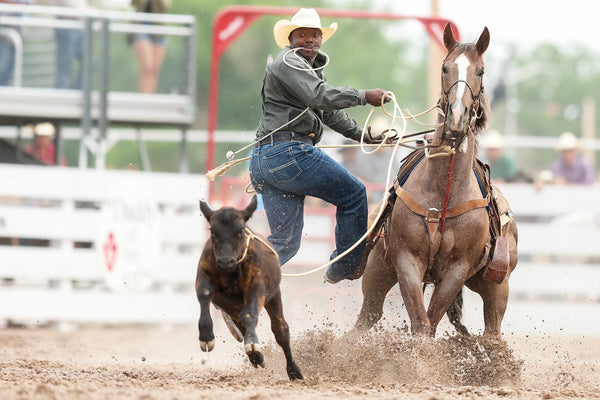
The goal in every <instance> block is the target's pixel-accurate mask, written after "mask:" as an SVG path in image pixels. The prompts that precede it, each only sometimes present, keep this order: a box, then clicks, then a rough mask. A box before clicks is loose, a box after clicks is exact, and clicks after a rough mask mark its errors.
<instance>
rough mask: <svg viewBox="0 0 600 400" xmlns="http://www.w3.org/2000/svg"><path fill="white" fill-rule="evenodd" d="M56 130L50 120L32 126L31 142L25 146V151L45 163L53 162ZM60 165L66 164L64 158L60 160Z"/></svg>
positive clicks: (51, 163) (52, 163) (50, 163)
mask: <svg viewBox="0 0 600 400" xmlns="http://www.w3.org/2000/svg"><path fill="white" fill-rule="evenodd" d="M55 133H56V130H55V129H54V125H52V124H51V123H50V122H43V123H41V124H37V125H36V126H35V127H34V128H33V142H32V143H31V144H30V145H29V146H27V147H25V153H27V154H31V155H32V156H34V157H35V158H37V159H38V160H40V161H41V162H43V163H44V164H46V165H54V164H55V153H56V151H55V147H54V142H53V139H54V134H55ZM60 164H61V165H63V166H64V165H67V163H66V160H64V159H62V160H61V163H60Z"/></svg>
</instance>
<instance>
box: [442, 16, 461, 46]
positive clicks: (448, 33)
mask: <svg viewBox="0 0 600 400" xmlns="http://www.w3.org/2000/svg"><path fill="white" fill-rule="evenodd" d="M457 44H458V42H457V41H456V39H455V38H454V33H453V32H452V27H451V26H450V22H448V23H447V24H446V27H445V28H444V46H445V47H446V50H448V53H450V52H451V51H452V50H453V49H454V48H455V47H456V45H457Z"/></svg>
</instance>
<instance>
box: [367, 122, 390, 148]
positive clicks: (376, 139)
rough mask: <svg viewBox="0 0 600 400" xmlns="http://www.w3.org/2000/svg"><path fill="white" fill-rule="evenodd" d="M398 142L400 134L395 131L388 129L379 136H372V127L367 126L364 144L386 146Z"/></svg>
mask: <svg viewBox="0 0 600 400" xmlns="http://www.w3.org/2000/svg"><path fill="white" fill-rule="evenodd" d="M396 140H398V132H396V130H395V129H386V130H385V131H383V132H381V134H379V135H373V134H371V127H370V126H367V132H366V134H365V138H364V142H365V143H366V144H380V143H381V142H385V143H386V144H392V143H395V142H396Z"/></svg>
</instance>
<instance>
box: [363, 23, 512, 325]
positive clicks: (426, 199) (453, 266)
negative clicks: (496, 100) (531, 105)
mask: <svg viewBox="0 0 600 400" xmlns="http://www.w3.org/2000/svg"><path fill="white" fill-rule="evenodd" d="M489 40H490V34H489V31H488V29H487V27H485V28H484V30H483V32H482V33H481V35H480V36H479V38H478V40H477V41H476V42H473V43H461V42H459V41H457V40H456V38H455V37H454V35H453V33H452V29H451V27H450V24H447V25H446V27H445V29H444V34H443V42H444V46H445V48H446V49H447V50H448V53H447V55H446V57H445V59H444V61H443V64H442V70H441V83H442V91H441V95H440V99H439V100H438V111H439V112H438V118H437V122H438V124H437V127H436V128H435V130H434V132H433V135H432V138H431V139H430V140H429V141H428V144H427V145H426V147H427V148H426V149H425V153H424V154H425V155H424V156H423V157H422V159H421V161H419V162H418V163H417V164H416V165H415V166H414V167H413V169H412V171H411V172H410V175H408V178H406V180H405V181H404V183H403V184H402V186H399V185H398V184H396V186H397V188H396V190H395V193H394V194H395V195H396V197H397V200H396V201H394V202H393V205H392V208H391V211H390V213H389V215H388V216H387V217H386V218H387V220H386V221H385V226H387V232H385V235H386V236H387V237H386V238H385V240H379V241H378V242H377V243H376V244H375V245H374V247H373V249H372V251H371V253H370V254H369V255H368V259H367V262H366V266H365V270H364V275H363V280H362V293H363V303H362V307H361V310H360V312H359V315H358V317H357V320H356V323H355V325H354V328H355V329H356V330H359V331H360V330H367V329H369V328H370V327H372V326H373V325H374V324H375V323H376V322H377V321H378V320H379V319H380V318H381V316H382V314H383V303H384V300H385V297H386V295H387V293H388V292H389V291H390V289H391V288H392V287H393V286H394V285H395V284H396V283H398V284H399V287H400V292H401V294H402V299H403V301H404V304H405V307H406V310H407V312H408V315H409V318H410V325H411V333H412V334H413V335H426V336H427V335H428V336H432V337H435V332H436V329H437V326H438V324H439V322H440V320H441V318H442V317H443V315H444V313H445V312H447V310H448V309H449V307H450V306H451V304H453V305H454V303H456V302H454V301H455V299H457V296H459V299H460V300H461V301H462V297H460V295H461V294H462V288H463V286H466V287H468V288H469V289H471V290H473V291H475V292H476V293H478V294H479V295H480V296H481V298H482V300H483V306H484V307H483V314H484V322H485V329H484V334H490V335H495V336H501V323H502V318H503V316H504V313H505V311H506V306H507V302H508V291H509V285H508V279H509V277H510V273H511V272H512V271H513V270H514V269H515V267H516V264H517V260H518V254H517V240H518V234H517V226H516V222H515V221H514V218H512V212H511V211H510V208H509V206H508V202H507V201H506V199H505V198H504V196H503V195H502V193H501V192H500V190H499V189H498V188H497V187H496V186H494V185H493V184H491V186H490V192H491V193H485V194H484V193H482V190H481V187H480V181H479V180H478V179H479V178H478V177H477V176H476V174H475V173H474V165H475V162H476V140H477V139H476V137H477V134H478V133H479V132H481V131H482V130H483V129H484V128H485V127H486V124H487V114H488V112H489V101H488V99H487V96H486V94H485V92H484V86H483V76H484V63H483V58H482V55H483V54H484V52H485V51H486V49H487V47H488V45H489ZM487 182H488V183H489V180H488V181H487ZM494 202H495V203H494ZM500 204H501V205H503V206H504V207H503V210H502V212H504V214H502V216H503V217H507V218H501V219H502V220H503V222H505V223H503V225H502V226H501V228H499V229H498V231H500V232H499V234H498V235H497V237H495V236H494V235H493V234H492V233H493V232H492V231H491V230H490V228H491V227H492V225H494V226H495V224H493V223H492V220H491V219H490V215H489V214H488V210H487V209H488V208H489V207H490V206H499V205H500ZM498 208H500V207H498ZM499 220H500V219H498V221H499ZM498 226H500V225H499V224H498ZM494 252H495V253H496V254H495V255H494ZM497 262H499V263H500V266H501V267H502V264H504V270H503V271H502V270H501V269H500V273H499V274H498V273H497V272H498V271H496V270H494V267H493V265H495V264H496V263H497ZM494 275H495V276H494ZM425 284H433V285H434V289H433V292H432V294H431V299H430V302H429V306H428V308H426V307H425V300H424V293H423V287H422V285H425ZM453 302H454V303H453ZM461 311H462V310H461ZM453 324H455V322H454V321H453ZM455 326H456V324H455ZM459 333H461V332H459Z"/></svg>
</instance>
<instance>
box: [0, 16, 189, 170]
mask: <svg viewBox="0 0 600 400" xmlns="http://www.w3.org/2000/svg"><path fill="white" fill-rule="evenodd" d="M143 22H160V25H150V24H143ZM0 26H1V27H2V30H0V35H2V36H3V39H7V40H12V41H13V42H14V43H15V44H16V46H15V48H16V53H17V54H16V57H15V71H14V75H13V79H12V81H11V83H10V86H0V125H5V126H23V125H27V124H30V123H36V122H42V121H49V122H53V123H54V124H55V125H56V126H57V127H59V129H58V132H57V138H56V140H57V141H58V142H60V140H61V138H60V127H61V126H62V125H63V124H71V125H73V124H75V125H79V126H81V137H82V138H83V139H85V140H83V141H82V143H83V145H86V146H87V147H88V148H87V150H89V151H91V152H92V153H95V152H99V153H98V154H95V155H97V156H98V157H99V158H102V157H103V154H102V153H101V151H102V149H103V146H94V145H93V144H92V145H89V144H90V142H93V141H94V140H104V139H105V138H106V137H107V136H109V135H110V133H109V131H110V126H112V125H115V124H119V125H121V126H123V125H124V126H133V127H138V128H139V127H142V126H165V127H173V128H177V129H180V130H181V131H186V130H187V129H188V128H189V127H190V126H191V125H192V123H193V122H194V119H195V109H196V94H195V87H196V83H195V74H196V57H195V52H196V19H195V17H194V16H191V15H173V14H144V13H133V12H119V11H107V10H99V9H89V10H84V11H82V10H80V9H72V8H66V7H48V6H33V5H11V4H0ZM55 28H72V29H81V30H82V31H83V33H84V43H85V46H84V57H83V62H82V65H81V66H80V67H81V69H82V79H83V84H82V89H81V90H73V89H57V88H54V87H53V85H54V79H53V78H54V71H55V59H56V50H55V49H56V44H55V42H54V36H53V32H54V29H55ZM17 30H20V31H21V32H22V35H18V34H15V32H16V31H17ZM135 32H146V33H156V34H161V35H165V36H167V37H168V38H169V40H170V46H168V47H167V52H170V51H172V52H174V56H173V57H176V58H177V59H178V60H179V61H178V62H177V66H178V67H180V68H181V70H180V71H173V73H174V74H171V75H174V76H177V79H178V81H177V83H176V85H175V86H173V87H170V88H169V89H168V91H165V90H163V92H162V93H154V94H144V93H137V85H136V84H134V83H133V82H132V84H131V88H129V90H128V91H123V89H119V90H115V88H114V86H115V85H114V84H112V81H113V80H114V79H115V76H111V71H112V74H113V75H117V74H118V66H126V65H136V63H137V61H136V59H135V54H134V53H133V50H131V49H127V51H126V52H125V53H123V51H121V52H120V53H117V52H115V51H113V50H114V49H115V48H116V47H118V46H116V41H119V42H120V46H121V47H123V46H124V43H126V37H127V35H128V34H131V33H135ZM171 49H172V50H171ZM116 53H117V54H116ZM168 54H169V53H168ZM117 57H121V58H117ZM124 57H126V58H124ZM115 66H117V68H116V71H115ZM115 72H116V73H115ZM93 129H97V130H98V131H99V132H100V133H99V136H100V139H97V138H96V137H94V136H93V135H92V130H93ZM59 146H60V143H59ZM82 163H83V164H85V160H80V164H82Z"/></svg>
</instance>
